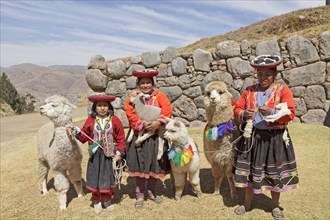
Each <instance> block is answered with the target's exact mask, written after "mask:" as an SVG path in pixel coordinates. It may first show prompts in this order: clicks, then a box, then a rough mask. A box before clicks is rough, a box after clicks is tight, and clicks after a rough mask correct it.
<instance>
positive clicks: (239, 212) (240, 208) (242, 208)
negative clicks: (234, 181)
mask: <svg viewBox="0 0 330 220" xmlns="http://www.w3.org/2000/svg"><path fill="white" fill-rule="evenodd" d="M234 212H235V214H236V215H244V214H245V213H246V212H247V210H246V209H245V206H244V205H240V206H238V207H236V209H235V210H234Z"/></svg>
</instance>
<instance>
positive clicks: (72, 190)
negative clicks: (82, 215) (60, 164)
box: [47, 178, 91, 206]
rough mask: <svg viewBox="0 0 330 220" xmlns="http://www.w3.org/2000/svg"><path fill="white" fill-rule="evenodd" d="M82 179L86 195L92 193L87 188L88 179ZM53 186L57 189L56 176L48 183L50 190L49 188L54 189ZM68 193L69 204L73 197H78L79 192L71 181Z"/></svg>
mask: <svg viewBox="0 0 330 220" xmlns="http://www.w3.org/2000/svg"><path fill="white" fill-rule="evenodd" d="M81 181H82V188H83V191H84V193H85V195H87V194H89V193H91V191H89V190H88V189H86V181H85V180H84V179H83V178H82V179H81ZM52 188H53V189H54V190H55V186H54V178H51V179H50V180H49V181H48V183H47V189H48V190H49V189H52ZM55 192H56V190H55ZM66 195H67V204H66V205H67V206H68V205H69V204H70V202H71V201H72V199H74V198H77V197H78V194H77V192H76V190H75V188H74V186H73V185H72V184H71V183H70V187H69V190H68V192H67V193H66Z"/></svg>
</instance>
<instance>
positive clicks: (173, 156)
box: [167, 145, 194, 166]
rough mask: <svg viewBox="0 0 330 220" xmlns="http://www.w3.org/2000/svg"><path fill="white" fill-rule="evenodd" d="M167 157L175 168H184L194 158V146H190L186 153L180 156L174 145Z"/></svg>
mask: <svg viewBox="0 0 330 220" xmlns="http://www.w3.org/2000/svg"><path fill="white" fill-rule="evenodd" d="M167 155H168V158H169V159H170V160H172V162H173V163H174V165H175V166H184V165H186V164H188V163H189V162H190V160H191V158H193V156H194V151H193V150H192V146H191V145H189V147H188V149H187V150H186V151H185V152H184V153H182V154H180V153H177V152H176V151H175V150H174V146H173V145H172V147H171V148H170V149H169V151H168V153H167Z"/></svg>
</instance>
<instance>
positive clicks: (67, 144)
mask: <svg viewBox="0 0 330 220" xmlns="http://www.w3.org/2000/svg"><path fill="white" fill-rule="evenodd" d="M45 102H46V103H45V104H44V105H43V106H41V107H40V114H41V115H44V116H47V117H48V118H49V119H50V120H51V121H52V123H47V124H45V125H43V126H42V127H41V128H40V129H39V130H38V135H37V159H38V176H39V182H40V185H41V190H42V192H43V195H46V194H47V193H48V190H47V185H46V184H47V175H48V172H49V169H51V170H52V171H53V178H54V186H55V190H56V192H57V195H58V199H59V202H60V210H61V211H62V210H65V209H66V203H67V196H66V193H67V191H68V190H69V186H70V183H69V181H70V182H71V183H72V184H73V186H74V188H75V190H76V192H77V194H78V197H81V196H83V195H84V193H83V189H82V182H81V171H82V170H81V161H82V150H81V148H80V147H79V145H78V143H77V142H76V140H75V139H74V138H73V137H72V136H71V135H69V134H68V133H67V130H66V127H65V126H66V125H67V124H69V123H70V122H72V118H71V109H72V107H74V106H73V105H72V104H70V103H69V101H68V100H67V99H65V98H64V97H62V96H58V95H53V96H51V97H48V98H47V99H46V101H45Z"/></svg>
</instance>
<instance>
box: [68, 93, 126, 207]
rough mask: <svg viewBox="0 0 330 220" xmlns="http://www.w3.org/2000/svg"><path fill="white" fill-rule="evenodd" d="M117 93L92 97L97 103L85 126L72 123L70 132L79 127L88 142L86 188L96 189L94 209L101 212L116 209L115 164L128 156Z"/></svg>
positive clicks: (80, 132) (93, 193) (94, 102)
mask: <svg viewBox="0 0 330 220" xmlns="http://www.w3.org/2000/svg"><path fill="white" fill-rule="evenodd" d="M115 98H116V97H114V96H106V95H101V96H90V97H88V99H89V101H91V102H93V106H92V113H91V115H90V116H89V117H88V118H87V120H86V122H85V124H84V126H83V128H82V129H81V130H79V128H76V129H75V128H74V126H73V125H72V124H71V125H69V126H68V130H69V131H70V132H72V131H74V130H78V132H79V133H77V134H76V135H75V136H76V138H77V139H78V140H79V141H80V142H81V143H85V142H87V141H88V144H89V149H88V151H89V154H90V158H89V160H88V165H87V178H86V179H87V183H86V188H87V189H89V190H90V191H92V199H91V200H92V201H93V204H94V211H95V212H96V213H99V212H101V211H102V206H103V207H104V208H106V209H107V210H112V209H113V206H112V205H111V200H112V199H113V198H114V195H113V192H112V189H113V188H114V187H115V186H116V182H115V176H114V172H113V163H114V164H115V163H116V161H118V160H120V159H121V156H123V155H124V152H125V148H126V142H125V133H124V129H123V125H122V123H121V121H120V119H119V118H118V117H117V116H115V115H114V114H113V107H112V105H111V102H112V101H114V100H115Z"/></svg>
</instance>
